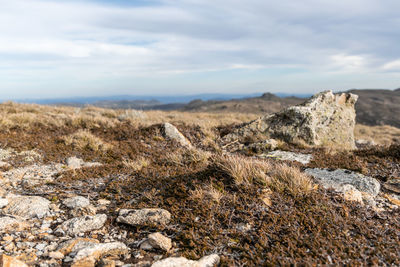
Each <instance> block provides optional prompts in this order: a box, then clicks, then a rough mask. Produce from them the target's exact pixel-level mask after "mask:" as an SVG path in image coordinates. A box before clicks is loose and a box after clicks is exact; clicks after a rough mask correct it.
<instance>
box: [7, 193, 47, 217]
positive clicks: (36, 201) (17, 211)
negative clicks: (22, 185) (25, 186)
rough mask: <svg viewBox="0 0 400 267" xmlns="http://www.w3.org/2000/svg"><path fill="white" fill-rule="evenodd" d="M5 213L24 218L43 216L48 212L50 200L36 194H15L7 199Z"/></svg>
mask: <svg viewBox="0 0 400 267" xmlns="http://www.w3.org/2000/svg"><path fill="white" fill-rule="evenodd" d="M8 202H9V203H8V205H7V206H6V207H5V208H4V212H5V213H6V214H11V215H15V216H20V217H24V218H35V217H38V218H43V217H44V216H46V215H47V214H48V213H49V212H50V207H49V205H50V201H48V200H47V199H45V198H43V197H38V196H16V197H11V198H9V199H8Z"/></svg>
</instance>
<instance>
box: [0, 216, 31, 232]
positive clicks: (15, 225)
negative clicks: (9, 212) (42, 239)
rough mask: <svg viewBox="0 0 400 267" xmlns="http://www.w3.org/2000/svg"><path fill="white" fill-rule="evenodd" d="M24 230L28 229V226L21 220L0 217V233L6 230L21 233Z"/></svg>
mask: <svg viewBox="0 0 400 267" xmlns="http://www.w3.org/2000/svg"><path fill="white" fill-rule="evenodd" d="M25 228H28V224H27V223H26V222H24V221H23V220H19V219H16V218H12V217H8V216H4V217H0V232H3V231H8V230H14V231H22V230H24V229H25Z"/></svg>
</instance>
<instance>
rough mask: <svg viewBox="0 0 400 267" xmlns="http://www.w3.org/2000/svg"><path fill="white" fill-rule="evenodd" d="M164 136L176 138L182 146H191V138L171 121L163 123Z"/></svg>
mask: <svg viewBox="0 0 400 267" xmlns="http://www.w3.org/2000/svg"><path fill="white" fill-rule="evenodd" d="M163 130H164V136H165V137H166V138H169V139H171V140H175V141H176V142H178V143H179V144H180V145H181V146H185V147H191V146H192V145H191V144H190V142H189V140H187V139H186V137H185V136H184V135H183V134H182V133H181V132H180V131H179V130H178V129H177V128H176V127H175V126H174V125H172V124H171V123H168V122H166V123H164V124H163Z"/></svg>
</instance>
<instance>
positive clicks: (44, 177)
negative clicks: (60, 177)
mask: <svg viewBox="0 0 400 267" xmlns="http://www.w3.org/2000/svg"><path fill="white" fill-rule="evenodd" d="M61 171H63V164H50V165H38V164H33V165H29V166H26V167H23V168H16V169H11V170H9V171H7V172H4V173H3V176H4V178H5V179H7V180H9V181H11V182H12V183H13V184H16V183H19V182H20V183H21V184H22V185H23V186H37V185H41V184H44V183H47V182H53V181H54V176H55V174H57V173H59V172H61Z"/></svg>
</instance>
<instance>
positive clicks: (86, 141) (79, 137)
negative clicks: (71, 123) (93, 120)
mask: <svg viewBox="0 0 400 267" xmlns="http://www.w3.org/2000/svg"><path fill="white" fill-rule="evenodd" d="M63 139H64V143H65V144H66V145H68V146H69V145H71V146H73V147H74V148H75V149H80V150H84V149H90V150H92V151H103V152H106V151H108V150H110V149H111V148H112V145H110V144H108V143H106V142H104V141H103V140H101V139H100V138H99V137H97V136H95V135H94V134H92V133H91V132H90V131H88V130H79V131H77V132H75V133H73V134H71V135H69V136H65V137H64V138H63Z"/></svg>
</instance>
